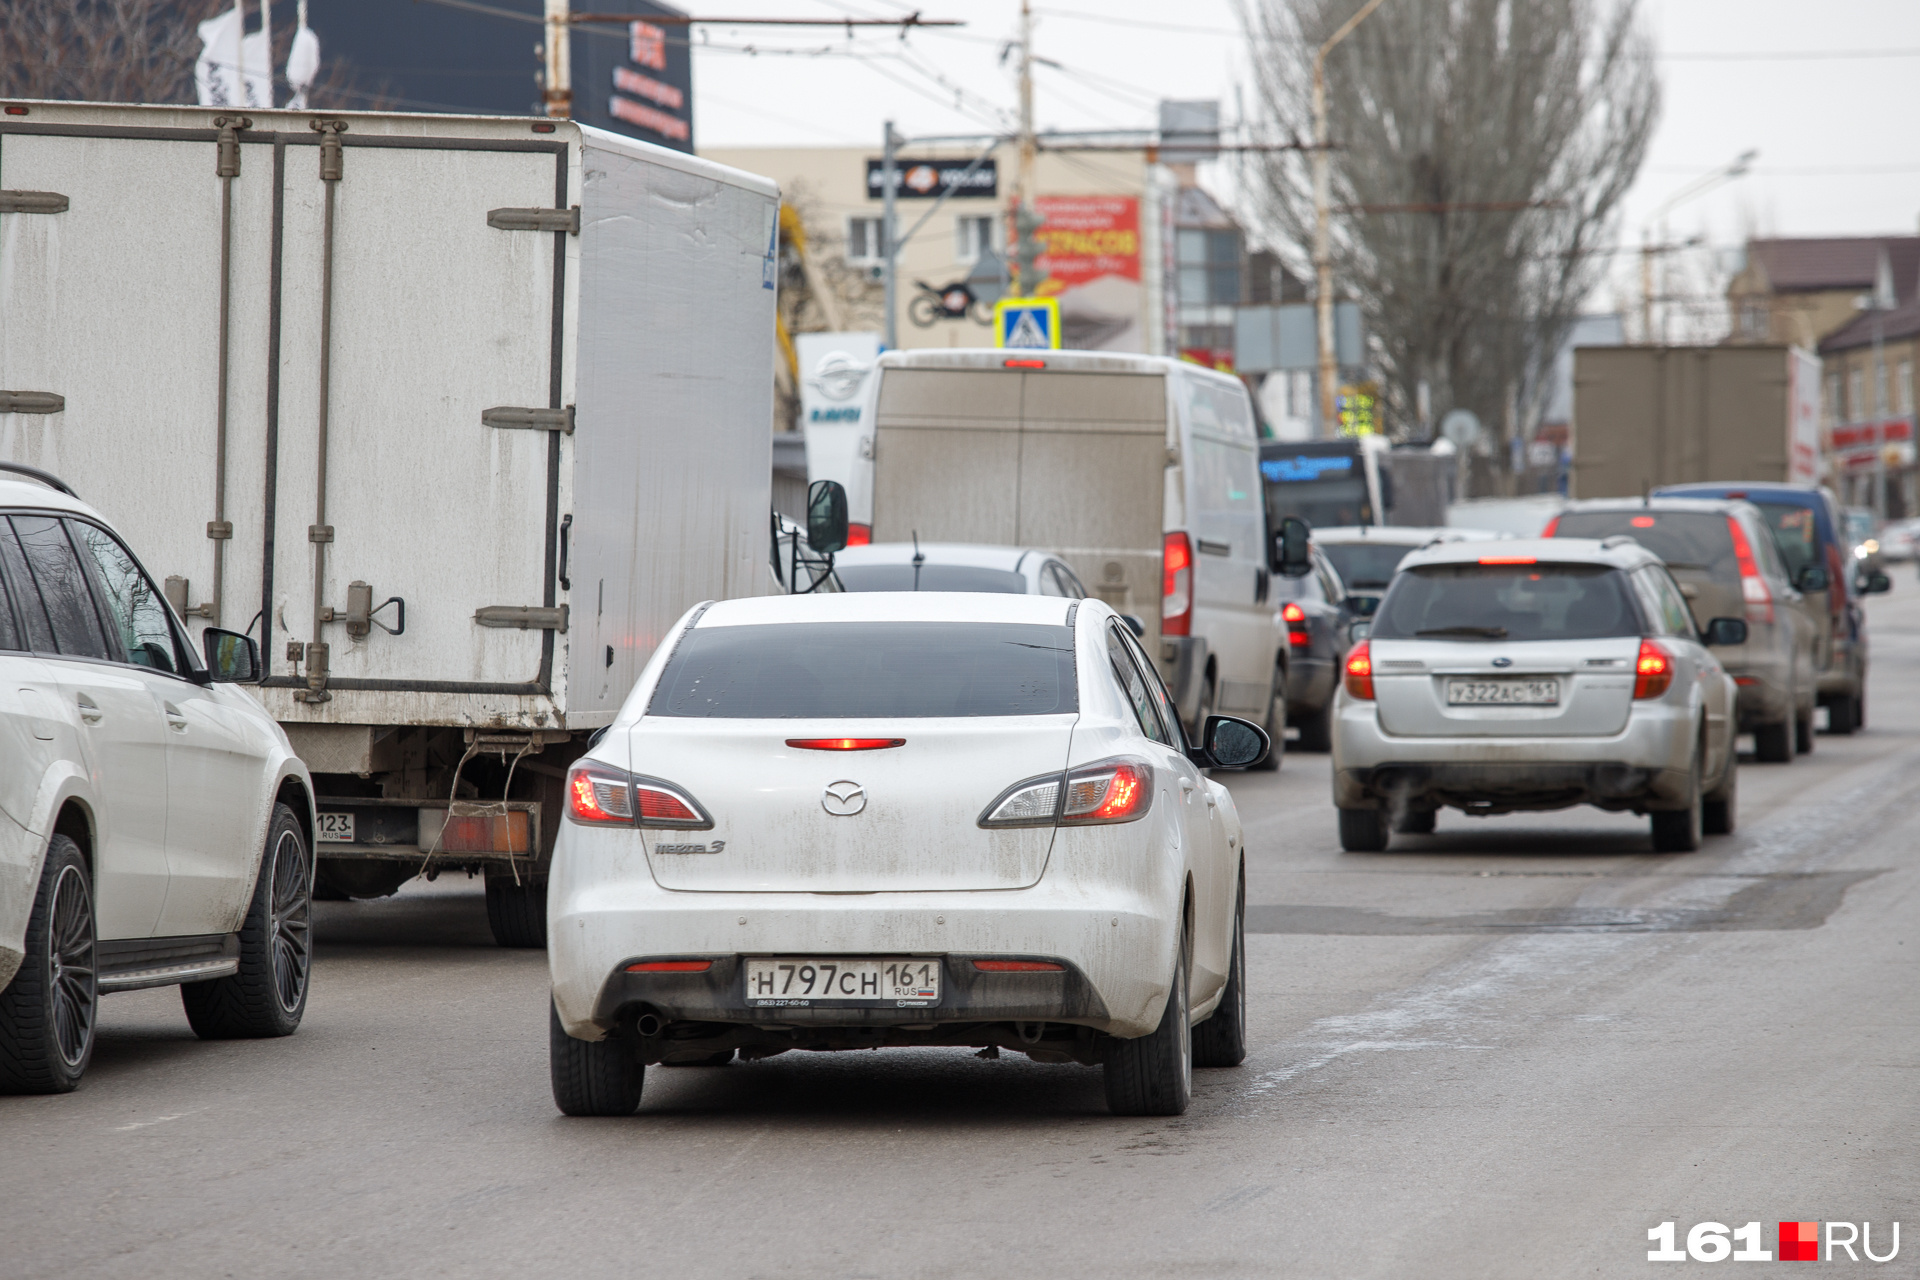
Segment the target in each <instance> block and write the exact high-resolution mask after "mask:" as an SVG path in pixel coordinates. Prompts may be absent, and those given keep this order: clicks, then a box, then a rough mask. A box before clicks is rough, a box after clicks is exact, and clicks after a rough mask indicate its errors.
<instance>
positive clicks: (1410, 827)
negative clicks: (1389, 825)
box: [1393, 809, 1440, 836]
mask: <svg viewBox="0 0 1920 1280" xmlns="http://www.w3.org/2000/svg"><path fill="white" fill-rule="evenodd" d="M1439 819H1440V811H1439V810H1438V809H1409V810H1407V811H1406V812H1405V813H1403V814H1401V815H1400V820H1399V821H1398V822H1395V823H1394V824H1393V829H1394V830H1395V831H1398V832H1400V833H1401V834H1403V835H1409V836H1430V835H1432V834H1433V828H1434V827H1435V825H1437V823H1438V822H1439Z"/></svg>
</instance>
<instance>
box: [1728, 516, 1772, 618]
mask: <svg viewBox="0 0 1920 1280" xmlns="http://www.w3.org/2000/svg"><path fill="white" fill-rule="evenodd" d="M1727 532H1728V533H1730V534H1732V535H1733V558H1734V559H1735V560H1737V561H1739V563H1740V598H1741V599H1742V600H1744V601H1745V602H1746V606H1747V621H1748V622H1772V621H1773V592H1771V591H1769V590H1768V589H1767V580H1766V579H1765V578H1763V577H1761V576H1760V565H1759V563H1758V562H1757V561H1755V560H1754V558H1753V544H1752V543H1750V542H1748V541H1747V531H1746V530H1745V529H1742V528H1741V527H1740V522H1739V521H1738V520H1736V519H1734V518H1733V517H1732V516H1728V517H1727Z"/></svg>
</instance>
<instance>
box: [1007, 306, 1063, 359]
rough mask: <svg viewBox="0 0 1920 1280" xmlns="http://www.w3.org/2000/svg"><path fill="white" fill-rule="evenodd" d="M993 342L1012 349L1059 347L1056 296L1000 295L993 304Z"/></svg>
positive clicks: (1058, 309)
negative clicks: (1018, 296) (1010, 296)
mask: <svg viewBox="0 0 1920 1280" xmlns="http://www.w3.org/2000/svg"><path fill="white" fill-rule="evenodd" d="M993 345H994V346H996V347H1006V348H1009V349H1011V350H1016V351H1018V350H1027V351H1049V350H1052V351H1057V350H1059V348H1060V300H1059V299H1058V298H1002V299H1000V301H998V302H996V303H994V304H993Z"/></svg>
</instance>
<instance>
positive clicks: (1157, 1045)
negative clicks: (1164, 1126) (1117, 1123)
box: [1101, 932, 1193, 1116]
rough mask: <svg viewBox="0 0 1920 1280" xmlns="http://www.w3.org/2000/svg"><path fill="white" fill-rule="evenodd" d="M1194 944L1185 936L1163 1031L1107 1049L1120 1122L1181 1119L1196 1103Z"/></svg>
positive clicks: (1112, 1103)
mask: <svg viewBox="0 0 1920 1280" xmlns="http://www.w3.org/2000/svg"><path fill="white" fill-rule="evenodd" d="M1189 946H1190V939H1188V938H1187V937H1186V935H1185V934H1184V932H1183V933H1182V935H1181V938H1180V949H1179V952H1178V953H1177V954H1176V955H1175V957H1174V962H1173V985H1172V987H1171V988H1170V989H1169V990H1168V992H1167V1007H1166V1009H1165V1010H1164V1011H1162V1013H1161V1014H1160V1025H1159V1026H1157V1027H1155V1028H1154V1029H1153V1030H1152V1031H1151V1032H1149V1033H1148V1034H1146V1035H1144V1036H1141V1037H1139V1038H1138V1039H1134V1040H1119V1039H1110V1040H1108V1041H1107V1043H1106V1052H1105V1054H1104V1055H1102V1056H1103V1060H1104V1061H1103V1065H1102V1069H1101V1075H1102V1076H1104V1077H1105V1083H1106V1087H1107V1109H1108V1110H1109V1111H1111V1112H1113V1114H1115V1115H1117V1116H1177V1115H1183V1114H1185V1112H1186V1110H1187V1104H1188V1103H1189V1102H1191V1101H1192V1100H1193V1027H1192V1025H1191V1021H1190V1015H1189V1012H1188V1011H1189V1008H1190V1005H1189V1004H1188V1001H1189V1000H1190V998H1191V993H1190V992H1189V991H1188V989H1187V986H1188V980H1187V975H1188V968H1187V965H1188V956H1187V951H1188V948H1189Z"/></svg>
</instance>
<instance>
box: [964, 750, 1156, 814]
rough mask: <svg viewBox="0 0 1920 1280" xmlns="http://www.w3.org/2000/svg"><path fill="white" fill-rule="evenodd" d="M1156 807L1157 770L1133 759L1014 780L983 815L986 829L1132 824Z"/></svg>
mask: <svg viewBox="0 0 1920 1280" xmlns="http://www.w3.org/2000/svg"><path fill="white" fill-rule="evenodd" d="M1152 807H1153V766H1152V765H1150V764H1148V763H1147V762H1146V761H1144V760H1135V759H1133V758H1131V757H1126V758H1120V759H1112V760H1100V761H1096V762H1095V763H1093V764H1087V765H1081V766H1080V767H1079V768H1077V769H1074V770H1072V771H1070V772H1069V773H1067V774H1066V776H1065V777H1064V778H1063V777H1062V776H1061V775H1060V774H1057V773H1049V774H1043V775H1042V776H1040V777H1038V778H1028V779H1027V780H1026V781H1025V782H1016V783H1015V784H1014V785H1013V786H1011V787H1008V788H1007V789H1006V790H1005V791H1003V792H1001V793H1000V796H999V798H998V799H996V800H995V801H994V802H993V803H992V804H990V805H988V806H987V810H986V812H985V813H983V814H981V815H980V825H981V826H983V827H988V828H992V827H1050V826H1053V825H1055V824H1056V823H1063V824H1069V825H1072V824H1094V823H1103V822H1132V821H1133V820H1134V819H1136V818H1141V817H1145V816H1146V813H1147V810H1149V809H1151V808H1152Z"/></svg>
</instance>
